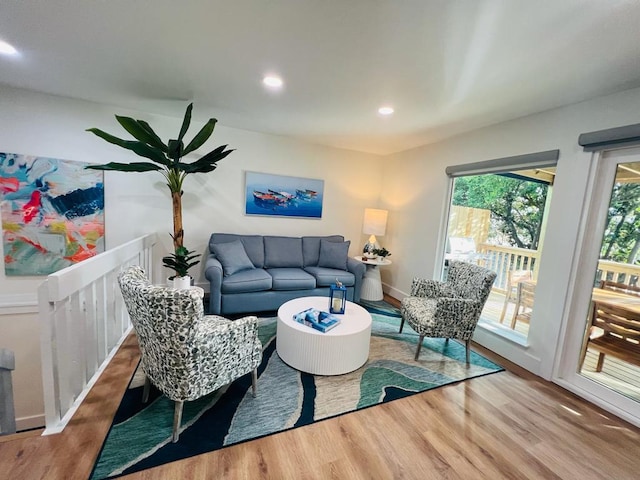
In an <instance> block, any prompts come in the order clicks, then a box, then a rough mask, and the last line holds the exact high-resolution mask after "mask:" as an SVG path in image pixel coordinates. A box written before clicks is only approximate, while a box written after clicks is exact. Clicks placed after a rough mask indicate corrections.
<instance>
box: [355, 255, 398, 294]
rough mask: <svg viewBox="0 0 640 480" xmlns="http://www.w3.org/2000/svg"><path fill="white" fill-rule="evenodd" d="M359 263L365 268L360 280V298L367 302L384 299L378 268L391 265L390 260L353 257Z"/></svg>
mask: <svg viewBox="0 0 640 480" xmlns="http://www.w3.org/2000/svg"><path fill="white" fill-rule="evenodd" d="M354 258H355V259H356V260H358V261H359V262H362V263H364V264H365V265H366V266H367V271H366V272H364V278H363V279H362V289H361V290H360V298H361V299H363V300H369V301H379V300H382V299H383V298H384V294H383V293H382V280H381V279H380V269H379V268H378V267H380V266H384V265H391V260H387V259H386V258H385V259H379V258H376V259H375V260H371V259H369V258H364V257H362V256H357V257H354Z"/></svg>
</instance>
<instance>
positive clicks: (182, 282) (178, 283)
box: [173, 275, 191, 290]
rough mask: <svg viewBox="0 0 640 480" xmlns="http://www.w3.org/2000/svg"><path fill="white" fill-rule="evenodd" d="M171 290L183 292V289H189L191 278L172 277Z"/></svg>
mask: <svg viewBox="0 0 640 480" xmlns="http://www.w3.org/2000/svg"><path fill="white" fill-rule="evenodd" d="M173 288H175V289H177V290H184V289H185V288H191V277H190V276H188V275H187V276H186V277H174V279H173Z"/></svg>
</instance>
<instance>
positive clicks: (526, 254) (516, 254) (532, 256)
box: [480, 243, 538, 292]
mask: <svg viewBox="0 0 640 480" xmlns="http://www.w3.org/2000/svg"><path fill="white" fill-rule="evenodd" d="M480 254H481V258H482V261H483V264H484V266H485V267H487V268H490V269H491V270H493V271H495V272H496V273H497V274H498V276H497V277H496V280H495V282H494V284H493V288H494V289H495V290H497V291H499V292H505V291H506V288H507V272H509V271H513V270H533V275H534V278H536V276H537V274H538V266H537V264H538V251H537V250H528V249H526V248H516V247H505V246H502V245H490V244H488V243H483V244H482V245H480Z"/></svg>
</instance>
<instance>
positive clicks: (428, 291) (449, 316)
mask: <svg viewBox="0 0 640 480" xmlns="http://www.w3.org/2000/svg"><path fill="white" fill-rule="evenodd" d="M495 278H496V273H495V272H493V271H491V270H489V269H487V268H484V267H480V266H478V265H474V264H471V263H466V262H461V261H457V260H451V261H449V272H448V275H447V281H446V282H441V281H438V280H427V279H424V278H418V277H416V278H414V279H413V282H412V284H411V295H410V296H409V297H405V298H404V299H403V300H402V302H401V309H400V310H401V314H402V321H401V322H400V333H402V328H403V326H404V322H405V320H406V321H407V323H408V324H409V325H410V326H411V328H413V329H414V330H415V331H416V332H417V333H418V334H419V335H420V338H419V340H418V348H417V350H416V355H415V360H418V357H419V356H420V349H421V347H422V341H423V340H424V337H436V338H445V339H446V341H447V342H448V341H449V339H450V338H453V339H456V340H464V342H465V347H466V360H467V364H468V363H469V357H470V342H471V336H472V335H473V332H474V330H475V329H476V325H477V324H478V320H479V319H480V312H481V311H482V308H483V307H484V304H485V303H486V301H487V299H488V298H489V293H490V292H491V286H492V285H493V282H494V280H495Z"/></svg>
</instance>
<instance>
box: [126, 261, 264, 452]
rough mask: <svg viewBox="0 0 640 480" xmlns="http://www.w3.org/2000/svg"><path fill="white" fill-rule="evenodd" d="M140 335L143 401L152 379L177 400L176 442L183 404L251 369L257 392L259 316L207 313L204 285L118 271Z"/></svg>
mask: <svg viewBox="0 0 640 480" xmlns="http://www.w3.org/2000/svg"><path fill="white" fill-rule="evenodd" d="M118 282H119V284H120V290H121V291H122V296H123V298H124V302H125V305H126V307H127V310H128V312H129V316H130V317H131V323H132V324H133V328H134V330H135V332H136V335H137V337H138V343H139V344H140V352H141V354H142V360H141V364H142V370H143V371H144V374H145V376H146V378H145V387H144V392H143V402H146V401H147V400H148V396H149V387H150V384H151V383H152V384H153V385H155V386H156V387H157V388H158V390H160V391H161V392H162V393H163V394H164V395H166V396H167V397H168V398H169V399H171V400H173V401H174V402H175V410H174V417H173V433H172V441H173V442H174V443H175V442H177V441H178V436H179V428H180V422H181V419H182V407H183V404H184V402H185V401H189V400H195V399H197V398H200V397H202V396H204V395H207V394H208V393H210V392H212V391H214V390H216V389H218V388H220V387H222V386H224V385H227V384H229V383H231V382H233V381H234V380H236V379H237V378H239V377H242V376H243V375H245V374H247V373H249V372H252V378H251V384H252V389H253V395H254V396H255V394H256V382H257V367H258V364H259V363H260V361H261V360H262V344H261V343H260V340H259V339H258V319H257V317H253V316H250V317H244V318H241V319H239V320H234V321H231V320H228V319H226V318H223V317H219V316H216V315H207V316H204V315H203V312H204V306H203V302H202V299H203V296H204V291H203V290H202V288H200V287H192V288H190V289H184V290H175V289H173V288H168V287H164V286H155V285H151V284H150V283H149V280H148V279H147V276H146V274H145V272H144V270H143V269H142V268H140V267H137V266H134V267H129V268H128V269H126V270H125V271H123V272H122V273H120V275H119V276H118Z"/></svg>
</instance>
